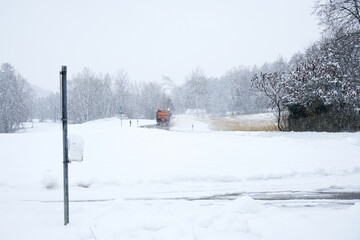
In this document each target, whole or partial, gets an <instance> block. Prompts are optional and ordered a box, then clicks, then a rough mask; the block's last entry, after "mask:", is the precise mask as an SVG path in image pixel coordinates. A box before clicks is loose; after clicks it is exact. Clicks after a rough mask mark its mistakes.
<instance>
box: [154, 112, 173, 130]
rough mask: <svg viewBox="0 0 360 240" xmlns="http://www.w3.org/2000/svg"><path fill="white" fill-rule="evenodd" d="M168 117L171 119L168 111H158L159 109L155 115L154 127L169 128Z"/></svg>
mask: <svg viewBox="0 0 360 240" xmlns="http://www.w3.org/2000/svg"><path fill="white" fill-rule="evenodd" d="M170 117H171V112H170V109H160V108H159V109H158V111H157V113H156V125H157V126H160V125H166V126H169V124H170Z"/></svg>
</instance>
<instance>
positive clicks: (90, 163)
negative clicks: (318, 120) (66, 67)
mask: <svg viewBox="0 0 360 240" xmlns="http://www.w3.org/2000/svg"><path fill="white" fill-rule="evenodd" d="M151 124H154V121H150V120H139V122H138V123H137V121H135V120H133V121H132V126H131V127H130V126H129V122H128V120H126V121H125V120H123V126H121V124H120V120H119V119H116V118H113V119H107V120H99V121H93V122H88V123H85V124H80V125H70V126H69V134H76V135H79V136H81V137H82V138H83V140H84V142H85V149H84V160H83V162H81V163H71V164H70V165H69V183H70V201H71V202H70V224H69V225H67V226H64V225H63V202H62V200H63V189H62V171H63V170H62V167H63V165H62V135H61V134H62V133H61V124H60V123H56V124H54V123H35V124H34V126H33V128H27V129H25V130H23V131H21V132H19V133H15V134H0V146H1V149H0V159H1V170H2V171H1V174H0V196H1V199H0V216H1V219H0V239H1V240H2V239H5V240H7V239H36V240H41V239H46V240H48V239H97V240H103V239H106V240H109V239H166V240H169V239H171V240H172V239H206V240H209V239H269V240H270V239H271V240H272V239H277V240H279V239H284V240H285V239H286V240H288V239H299V240H300V239H301V240H303V239H326V240H330V239H347V240H348V239H354V240H355V239H356V240H358V239H360V227H359V226H360V200H359V192H360V133H281V132H215V131H210V130H209V129H208V127H207V125H206V124H204V123H203V122H199V121H196V120H195V119H194V118H193V117H191V116H177V117H176V118H175V120H174V125H173V126H172V127H171V129H170V130H171V131H167V130H162V129H151V128H150V129H149V128H141V127H139V126H143V125H151ZM332 196H335V197H332ZM336 196H338V197H336Z"/></svg>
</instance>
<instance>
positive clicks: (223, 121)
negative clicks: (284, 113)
mask: <svg viewBox="0 0 360 240" xmlns="http://www.w3.org/2000/svg"><path fill="white" fill-rule="evenodd" d="M209 127H210V129H211V130H215V131H278V128H277V126H276V120H275V119H274V118H273V117H272V116H271V115H269V116H267V117H265V118H258V117H256V115H243V116H234V117H221V118H211V119H209Z"/></svg>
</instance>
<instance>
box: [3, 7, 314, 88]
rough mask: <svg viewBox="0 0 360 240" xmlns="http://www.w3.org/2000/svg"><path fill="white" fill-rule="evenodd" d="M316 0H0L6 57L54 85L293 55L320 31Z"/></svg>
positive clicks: (41, 82)
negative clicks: (92, 76)
mask: <svg viewBox="0 0 360 240" xmlns="http://www.w3.org/2000/svg"><path fill="white" fill-rule="evenodd" d="M312 6H313V0H272V1H270V0H256V1H251V0H247V1H245V0H177V1H175V0H128V1H125V0H98V1H95V0H61V1H59V0H42V1H39V0H32V1H28V0H23V1H19V0H7V1H6V0H0V32H1V35H0V63H4V62H9V63H11V64H12V65H13V66H14V67H15V68H16V69H17V70H18V71H19V72H20V73H21V74H22V75H23V76H24V77H25V78H26V79H27V80H28V81H29V82H30V83H32V84H36V85H38V86H41V87H43V88H45V89H49V90H52V91H55V90H57V89H58V86H59V76H58V74H59V71H60V68H61V65H67V66H68V72H69V75H70V76H71V75H73V74H74V73H77V72H79V71H81V70H82V68H84V67H88V68H90V69H91V70H93V71H94V72H96V73H98V72H102V73H110V74H116V72H117V71H119V70H120V69H125V71H127V72H128V74H129V77H130V79H131V80H136V81H159V82H160V81H161V76H162V75H166V76H169V77H170V78H172V79H173V80H174V81H175V82H176V83H182V82H184V81H185V76H187V75H188V74H189V73H190V72H191V71H192V70H193V69H195V68H196V67H201V68H202V69H203V70H204V71H205V73H206V75H208V76H221V75H222V74H224V73H225V72H226V71H227V70H229V69H231V68H232V67H236V66H239V65H245V66H253V65H254V64H257V65H261V64H263V63H264V62H266V61H273V60H275V59H276V58H278V57H279V56H280V55H282V56H284V57H285V58H286V59H289V58H290V57H291V55H292V54H294V53H295V52H298V51H302V50H304V48H305V47H307V46H308V45H309V44H311V43H312V42H314V41H316V40H317V39H319V37H320V29H319V27H318V25H317V20H316V17H315V16H314V15H311V13H312Z"/></svg>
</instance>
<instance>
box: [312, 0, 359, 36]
mask: <svg viewBox="0 0 360 240" xmlns="http://www.w3.org/2000/svg"><path fill="white" fill-rule="evenodd" d="M315 13H316V14H317V16H318V17H319V20H320V24H322V25H324V26H325V27H326V29H325V30H326V31H328V32H330V33H335V32H338V31H341V32H345V33H354V32H358V31H360V1H359V0H317V1H316V2H315Z"/></svg>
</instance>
